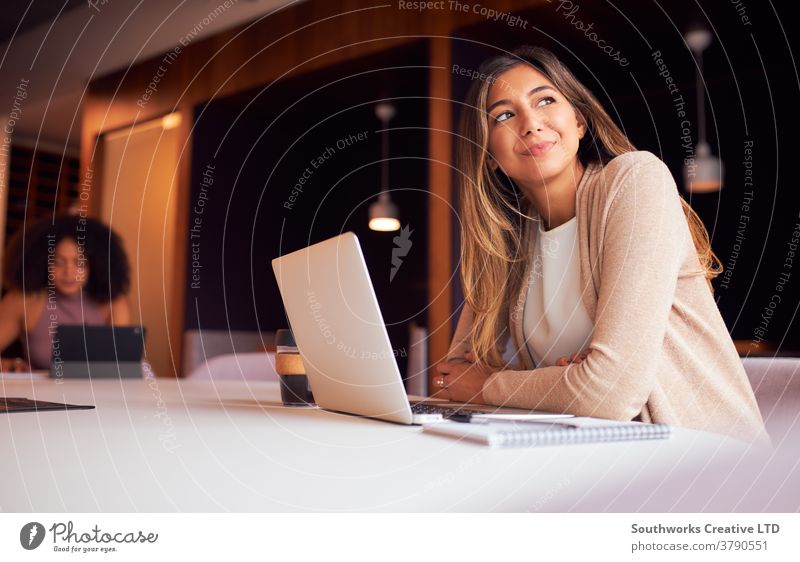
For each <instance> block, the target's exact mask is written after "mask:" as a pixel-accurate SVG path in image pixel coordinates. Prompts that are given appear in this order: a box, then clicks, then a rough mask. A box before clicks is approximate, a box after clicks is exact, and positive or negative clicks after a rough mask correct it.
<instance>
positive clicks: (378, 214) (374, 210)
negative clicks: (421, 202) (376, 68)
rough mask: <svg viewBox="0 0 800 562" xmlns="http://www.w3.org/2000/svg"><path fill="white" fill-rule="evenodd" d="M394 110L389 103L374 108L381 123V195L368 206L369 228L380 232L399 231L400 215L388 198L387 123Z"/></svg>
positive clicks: (382, 103)
mask: <svg viewBox="0 0 800 562" xmlns="http://www.w3.org/2000/svg"><path fill="white" fill-rule="evenodd" d="M394 114H395V109H394V106H393V105H392V104H391V103H388V102H381V103H379V104H378V105H376V106H375V116H376V117H377V118H378V119H380V120H381V123H383V137H382V139H381V194H380V195H378V200H377V201H375V202H374V203H373V204H372V205H370V206H369V227H370V228H371V229H372V230H377V231H380V232H393V231H395V230H400V219H399V216H400V213H399V212H398V210H397V205H395V204H394V203H392V199H391V197H390V196H389V191H388V189H389V130H388V129H389V121H391V120H392V117H394Z"/></svg>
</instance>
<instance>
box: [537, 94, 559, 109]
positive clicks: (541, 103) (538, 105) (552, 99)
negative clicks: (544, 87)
mask: <svg viewBox="0 0 800 562" xmlns="http://www.w3.org/2000/svg"><path fill="white" fill-rule="evenodd" d="M545 101H546V102H547V103H543V102H545ZM551 103H556V99H555V98H554V97H552V96H545V97H543V98H542V99H540V100H539V101H538V103H537V104H536V107H540V106H542V105H550V104H551Z"/></svg>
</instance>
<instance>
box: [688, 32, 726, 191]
mask: <svg viewBox="0 0 800 562" xmlns="http://www.w3.org/2000/svg"><path fill="white" fill-rule="evenodd" d="M685 39H686V44H687V45H689V48H690V49H691V50H692V52H693V53H694V55H695V57H696V58H697V78H696V82H695V86H696V89H697V129H698V135H697V137H698V138H697V146H696V147H695V150H694V161H693V162H690V163H688V164H685V165H684V167H683V185H684V186H685V187H686V191H688V192H689V193H709V192H712V191H719V190H720V189H722V173H723V166H722V162H720V160H719V158H717V157H716V156H714V155H713V154H711V147H710V146H709V145H708V143H707V142H706V111H705V109H706V98H705V93H704V91H703V85H702V83H701V81H700V77H701V76H702V74H703V51H705V50H706V48H707V47H708V46H709V45H710V44H711V39H712V37H711V32H710V31H708V30H707V29H705V28H702V27H695V28H693V29H690V30H689V31H687V32H686V35H685Z"/></svg>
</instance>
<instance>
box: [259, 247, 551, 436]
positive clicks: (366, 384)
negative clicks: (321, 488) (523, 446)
mask: <svg viewBox="0 0 800 562" xmlns="http://www.w3.org/2000/svg"><path fill="white" fill-rule="evenodd" d="M272 268H273V270H274V272H275V278H276V279H277V281H278V287H279V289H280V292H281V297H282V298H283V304H284V307H285V308H286V313H287V315H288V317H289V324H290V325H291V328H292V331H293V333H294V337H295V340H296V341H297V347H298V349H299V351H300V355H301V357H302V359H303V364H304V365H305V368H306V374H307V375H308V380H309V383H310V384H311V390H312V391H313V393H314V400H315V401H316V403H317V405H318V406H319V407H320V408H324V409H326V410H334V411H337V412H345V413H348V414H356V415H360V416H367V417H371V418H378V419H381V420H386V421H392V422H397V423H403V424H419V423H427V422H431V421H439V420H442V419H444V418H445V417H447V413H446V412H448V411H452V410H456V411H458V412H459V413H460V414H463V412H464V411H465V410H466V411H468V412H470V413H475V414H480V413H487V412H493V413H499V412H501V411H502V413H503V414H508V415H519V414H528V413H530V412H529V411H528V410H517V409H514V408H502V409H497V408H495V407H492V406H486V407H482V406H478V405H472V404H468V405H465V404H456V403H452V402H450V403H447V402H446V401H443V402H438V401H424V402H423V403H421V404H420V403H414V404H411V403H410V402H409V399H408V396H407V395H406V391H405V388H404V386H403V380H402V377H401V376H400V369H399V368H398V366H397V361H396V359H395V353H394V350H393V349H392V345H391V343H390V341H389V334H388V333H387V331H386V326H385V325H384V323H383V317H382V316H381V312H380V308H379V306H378V299H377V298H376V296H375V290H374V289H373V287H372V282H371V281H370V277H369V272H368V271H367V265H366V263H365V261H364V256H363V254H362V252H361V246H360V245H359V243H358V238H357V237H356V235H355V234H353V233H352V232H346V233H344V234H341V235H340V236H336V237H335V238H331V239H329V240H325V241H324V242H320V243H318V244H314V245H313V246H309V247H308V248H304V249H302V250H298V251H297V252H293V253H291V254H287V255H285V256H281V257H279V258H276V259H274V260H272ZM412 406H413V410H414V411H412ZM443 411H444V412H445V414H444V416H443V414H442V412H443ZM548 417H555V416H553V415H550V416H548ZM558 417H561V416H558ZM565 417H566V416H565Z"/></svg>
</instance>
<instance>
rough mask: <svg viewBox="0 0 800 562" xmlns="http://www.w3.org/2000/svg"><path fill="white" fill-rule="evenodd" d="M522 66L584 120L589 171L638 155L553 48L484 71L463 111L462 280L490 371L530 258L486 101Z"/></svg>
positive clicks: (699, 245)
mask: <svg viewBox="0 0 800 562" xmlns="http://www.w3.org/2000/svg"><path fill="white" fill-rule="evenodd" d="M519 64H529V65H531V66H532V67H533V68H535V69H536V70H538V71H539V72H541V73H542V74H543V75H544V76H546V77H547V78H548V79H549V80H550V82H552V84H553V85H554V86H555V87H556V89H558V90H559V91H560V92H561V93H562V94H563V95H564V97H566V98H567V100H569V101H570V102H571V103H572V105H573V106H574V107H575V110H576V111H577V112H578V113H579V115H580V116H581V117H582V118H583V121H584V122H585V124H586V134H585V135H584V136H583V138H582V139H581V140H580V143H579V145H578V158H579V159H580V161H581V163H582V164H583V165H584V166H588V165H589V164H592V163H598V164H600V165H605V163H607V162H608V161H609V160H611V159H612V158H614V157H615V156H619V155H620V154H624V153H626V152H631V151H633V150H636V148H635V147H634V146H633V144H631V142H630V141H629V140H628V138H627V137H626V136H625V134H624V133H623V132H622V131H621V130H620V128H619V127H618V126H617V125H616V123H614V121H613V120H612V119H611V117H610V116H609V115H608V113H606V111H605V109H603V106H602V105H601V104H600V102H599V101H597V99H596V98H595V97H594V95H593V94H592V93H591V92H590V91H589V90H588V89H587V88H586V87H585V86H584V85H583V84H581V83H580V81H578V79H577V78H576V77H575V75H574V74H572V72H571V71H570V70H569V69H568V68H567V67H566V66H564V65H563V64H562V63H561V61H559V60H558V58H556V56H555V55H554V54H553V53H551V52H550V51H548V50H547V49H544V48H541V47H529V46H525V47H520V48H518V49H515V50H514V51H512V52H511V53H507V54H501V55H498V56H494V57H492V58H490V59H488V60H486V61H484V63H483V64H482V65H481V67H480V69H479V70H478V73H477V74H478V75H479V76H480V79H479V80H475V81H474V82H473V84H472V86H471V87H470V89H469V92H468V93H467V98H466V100H465V102H464V105H463V106H462V113H461V126H460V131H459V140H458V152H457V166H458V170H459V181H458V183H459V194H460V201H461V202H460V212H461V281H462V284H463V288H464V295H465V299H466V305H467V306H469V307H470V309H471V310H472V311H473V313H474V315H475V319H474V322H473V326H472V332H471V334H470V338H471V342H470V345H471V349H472V351H473V353H474V355H475V357H476V359H477V360H478V361H479V362H481V363H483V364H485V365H490V366H492V367H502V366H503V357H502V356H503V351H504V350H503V349H500V348H499V340H500V338H501V337H503V335H504V332H505V330H507V329H508V312H509V306H512V304H511V301H512V299H514V298H515V297H516V296H517V294H518V293H519V290H520V289H521V284H522V283H523V277H524V275H525V269H526V262H527V260H528V259H529V258H528V256H527V252H526V251H525V250H524V248H525V245H526V244H527V241H526V240H525V232H526V229H525V228H523V226H524V223H525V220H526V215H525V214H524V213H523V210H521V209H520V207H521V205H522V194H521V192H520V191H519V189H518V188H517V187H516V186H515V185H514V183H513V181H511V180H510V179H509V178H508V177H507V176H505V174H503V173H502V171H501V170H500V169H499V168H498V170H497V172H495V171H493V170H492V169H491V168H490V167H489V159H488V158H487V155H488V145H489V130H488V122H487V114H486V101H487V98H488V94H489V89H490V88H491V86H492V84H493V83H494V82H495V81H496V80H497V78H498V77H499V76H500V75H501V74H503V73H504V72H506V71H507V70H509V69H510V68H512V67H514V66H517V65H519ZM681 203H682V205H683V210H684V212H685V213H686V219H687V222H688V224H689V230H690V232H691V234H692V240H693V241H694V245H695V248H696V250H697V255H698V258H699V260H700V265H701V267H702V269H703V271H704V273H705V275H706V279H708V280H709V286H711V283H710V280H711V279H713V278H714V277H716V276H717V275H719V274H720V273H721V271H722V265H721V263H720V262H719V260H718V259H717V257H716V256H715V255H714V253H713V252H712V250H711V244H710V242H709V239H708V232H707V231H706V229H705V227H704V226H703V223H702V221H701V220H700V218H699V217H698V216H697V214H696V213H695V212H694V210H692V208H691V207H690V206H689V205H688V204H687V203H686V202H685V201H684V200H683V198H681Z"/></svg>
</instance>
